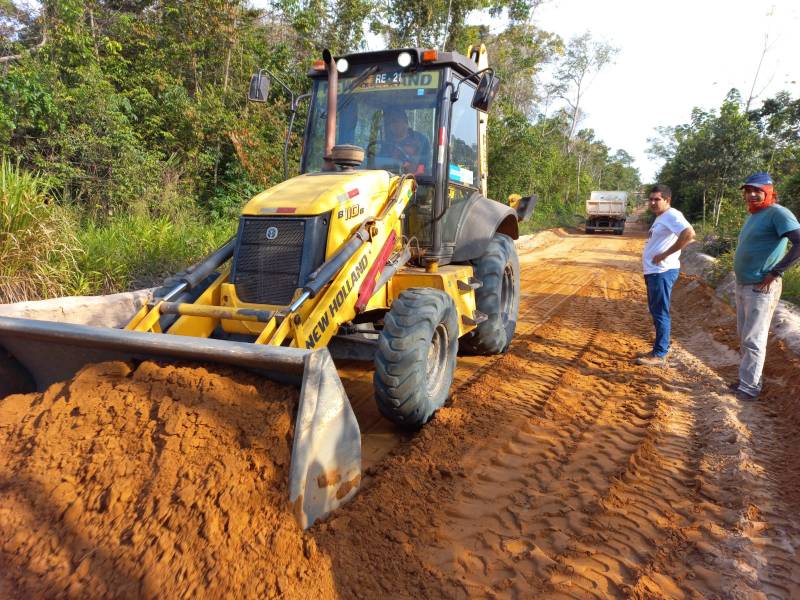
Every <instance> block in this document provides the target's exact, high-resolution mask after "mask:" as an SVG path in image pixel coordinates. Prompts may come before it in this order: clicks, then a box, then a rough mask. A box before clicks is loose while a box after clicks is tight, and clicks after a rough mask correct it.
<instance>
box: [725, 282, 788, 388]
mask: <svg viewBox="0 0 800 600" xmlns="http://www.w3.org/2000/svg"><path fill="white" fill-rule="evenodd" d="M782 288H783V283H782V281H781V279H776V280H775V281H773V282H772V284H771V285H770V286H769V290H768V291H766V292H759V291H757V290H756V289H755V286H754V285H753V284H746V285H739V284H737V285H736V330H737V331H738V332H739V354H740V355H741V357H742V362H741V364H740V365H739V389H740V390H741V391H743V392H745V393H746V394H750V395H751V396H758V394H759V393H760V392H761V372H762V370H763V369H764V359H766V357H767V337H768V336H769V324H770V322H771V321H772V315H773V314H774V313H775V307H777V306H778V300H780V297H781V289H782Z"/></svg>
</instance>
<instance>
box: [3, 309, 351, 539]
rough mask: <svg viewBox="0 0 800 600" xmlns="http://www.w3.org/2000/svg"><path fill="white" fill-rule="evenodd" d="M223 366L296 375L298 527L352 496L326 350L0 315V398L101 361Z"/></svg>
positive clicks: (293, 470)
mask: <svg viewBox="0 0 800 600" xmlns="http://www.w3.org/2000/svg"><path fill="white" fill-rule="evenodd" d="M148 359H155V360H165V359H166V360H170V359H180V360H187V361H197V362H210V363H223V364H228V365H234V366H238V367H243V368H246V369H251V370H255V371H258V372H260V373H270V372H271V373H281V374H289V375H301V383H300V402H299V405H298V409H297V419H296V421H295V434H294V442H293V446H292V464H291V467H290V475H289V501H290V502H291V505H292V509H293V511H294V514H295V517H296V518H297V520H298V522H299V523H300V525H301V526H302V527H303V528H306V527H309V526H310V525H311V524H312V523H314V521H315V520H317V519H319V518H320V517H323V516H325V515H326V514H328V513H329V512H330V511H332V510H333V509H335V508H336V507H337V506H339V505H340V504H342V503H344V502H346V501H347V500H349V499H350V498H351V497H352V496H353V495H354V494H355V492H356V490H357V488H358V485H359V481H360V476H361V435H360V431H359V428H358V422H357V421H356V418H355V415H354V414H353V410H352V408H351V406H350V401H349V400H348V398H347V395H346V394H345V391H344V387H343V386H342V382H341V380H340V379H339V375H338V373H337V372H336V367H335V366H334V364H333V360H332V359H331V356H330V353H329V352H328V350H327V349H321V350H303V349H300V348H285V347H276V346H264V345H257V344H250V343H246V342H230V341H225V340H214V339H207V338H195V337H188V336H177V335H169V334H155V333H144V332H139V331H126V330H121V329H109V328H104V327H92V326H88V325H75V324H70V323H56V322H53V321H38V320H33V319H18V318H12V317H0V399H2V398H3V397H5V396H7V395H8V394H12V393H25V392H31V391H34V390H44V389H46V388H47V386H49V385H50V384H52V383H55V382H57V381H63V380H66V379H69V378H71V377H72V376H73V375H75V373H77V372H78V371H79V370H80V369H81V368H82V367H83V366H84V365H86V364H89V363H94V362H102V361H108V360H124V361H127V360H148Z"/></svg>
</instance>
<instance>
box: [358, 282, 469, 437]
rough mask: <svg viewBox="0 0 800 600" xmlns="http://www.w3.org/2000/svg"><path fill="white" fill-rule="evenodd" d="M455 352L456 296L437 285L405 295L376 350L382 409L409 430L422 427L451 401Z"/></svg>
mask: <svg viewBox="0 0 800 600" xmlns="http://www.w3.org/2000/svg"><path fill="white" fill-rule="evenodd" d="M457 353H458V318H457V315H456V307H455V303H454V302H453V299H452V298H450V296H448V295H447V294H445V293H444V292H442V291H441V290H437V289H433V288H410V289H407V290H405V291H404V292H403V293H401V294H400V296H399V297H398V298H397V300H395V301H394V303H393V304H392V308H391V309H390V310H389V312H388V313H387V314H386V316H385V318H384V327H383V330H382V331H381V334H380V336H379V337H378V350H377V352H376V354H375V375H374V377H373V385H374V388H375V401H376V403H377V405H378V410H379V411H380V413H381V414H382V415H383V416H384V417H386V418H387V419H389V420H390V421H392V422H394V423H396V424H398V425H400V426H402V427H407V428H409V429H416V428H418V427H420V426H422V425H424V424H425V423H426V422H427V421H428V420H430V418H431V417H432V416H433V414H434V413H435V412H436V411H437V410H438V409H439V408H441V407H442V406H443V405H444V403H445V401H446V400H447V396H448V394H449V392H450V384H451V383H452V382H453V372H454V371H455V365H456V354H457Z"/></svg>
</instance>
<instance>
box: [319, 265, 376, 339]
mask: <svg viewBox="0 0 800 600" xmlns="http://www.w3.org/2000/svg"><path fill="white" fill-rule="evenodd" d="M366 270H367V257H366V256H364V257H362V258H361V260H360V261H358V264H357V265H356V266H355V267H354V268H353V270H352V271H351V272H350V277H348V278H347V280H346V281H345V282H344V283H343V284H342V287H341V288H339V291H337V292H336V295H335V296H334V297H333V300H331V303H330V304H329V305H328V308H327V309H326V310H325V312H324V313H322V316H321V317H320V318H319V321H317V323H316V325H314V328H313V329H312V330H311V333H310V334H309V335H308V339H307V340H306V348H309V349H310V348H314V347H315V346H316V345H317V343H318V342H319V341H320V339H322V334H323V333H325V330H326V329H328V326H329V325H330V324H331V319H333V318H334V317H335V316H336V313H338V312H339V309H340V308H341V307H342V305H343V304H344V301H345V299H346V298H347V296H349V295H350V292H352V291H353V288H354V287H356V283H358V280H359V279H361V276H362V275H363V274H364V271H366Z"/></svg>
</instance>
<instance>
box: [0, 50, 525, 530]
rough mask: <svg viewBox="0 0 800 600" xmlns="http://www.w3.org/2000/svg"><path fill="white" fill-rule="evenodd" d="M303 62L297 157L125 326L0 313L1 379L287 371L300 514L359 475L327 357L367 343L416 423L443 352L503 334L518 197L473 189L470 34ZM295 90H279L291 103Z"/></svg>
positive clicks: (442, 380)
mask: <svg viewBox="0 0 800 600" xmlns="http://www.w3.org/2000/svg"><path fill="white" fill-rule="evenodd" d="M308 75H309V77H310V80H311V91H310V93H309V94H308V97H309V99H310V103H309V108H308V116H307V121H306V128H305V134H304V145H303V152H302V159H301V165H300V174H299V175H298V176H295V177H291V178H287V179H286V180H285V181H283V182H282V183H280V184H278V185H275V186H274V187H272V188H271V189H268V190H266V191H264V192H262V193H260V194H258V195H256V196H255V197H253V198H252V199H250V200H249V201H248V202H247V203H246V204H244V207H243V209H242V210H241V216H240V219H239V224H238V230H237V232H236V235H235V236H234V237H233V238H232V239H231V240H229V241H228V242H227V243H226V244H224V245H223V246H222V247H221V248H219V249H218V250H217V251H215V252H214V253H212V254H211V255H210V256H208V257H207V258H206V259H205V260H203V261H201V262H200V263H198V264H196V265H194V266H192V267H190V268H188V269H186V271H184V272H181V273H177V274H175V275H174V276H173V277H171V278H170V279H168V280H167V281H166V282H165V283H164V285H163V286H162V287H160V288H159V289H157V290H156V291H155V292H154V293H153V294H152V297H151V298H150V299H149V300H148V301H147V302H146V303H145V304H144V305H143V306H142V307H141V309H140V310H139V311H138V312H137V313H136V314H135V315H131V316H130V319H129V320H128V322H127V324H126V325H125V326H124V328H121V329H114V328H111V327H108V328H103V327H93V326H89V325H81V324H74V323H64V322H54V321H38V320H32V319H23V318H12V317H0V374H2V375H3V377H2V380H3V382H2V384H0V396H3V395H5V394H8V393H12V392H23V391H31V390H34V389H39V390H41V389H44V388H45V387H46V386H48V385H49V384H51V383H53V382H56V381H60V380H63V379H66V378H69V377H70V376H72V375H73V374H74V373H75V372H76V371H77V370H78V369H80V368H81V367H82V366H83V365H85V364H87V363H90V362H97V361H102V360H110V359H111V360H142V359H159V360H182V361H197V362H201V363H204V362H211V363H225V364H232V365H237V366H240V367H244V368H247V369H252V370H254V371H257V372H259V373H263V374H264V375H266V376H267V377H271V378H274V379H277V380H279V381H293V382H296V383H299V385H300V400H299V406H298V408H297V416H296V422H295V429H294V437H293V442H292V443H293V446H292V458H291V467H290V480H289V500H290V502H291V503H292V506H293V507H294V513H295V516H296V517H297V519H298V522H299V523H300V525H301V526H303V527H308V526H309V525H310V524H312V523H313V522H314V521H315V520H316V519H318V518H320V517H321V516H323V515H325V514H327V513H328V512H330V511H331V510H333V509H334V508H335V507H336V506H338V505H340V504H341V503H343V502H346V501H347V500H348V499H349V498H350V497H352V495H353V494H354V493H355V492H356V489H357V487H358V483H359V481H360V473H361V471H360V469H361V459H360V452H361V450H360V448H361V446H360V443H361V438H360V431H359V427H358V423H357V421H356V419H355V416H354V414H353V411H352V408H351V406H350V403H349V401H348V398H347V396H346V393H345V391H344V388H343V386H342V383H341V380H340V379H339V376H338V374H337V371H336V367H335V364H334V362H333V356H337V354H338V355H341V356H344V357H347V358H354V357H360V358H367V359H369V360H372V361H373V362H374V368H375V372H374V395H375V401H376V403H377V405H378V408H379V410H380V412H381V413H382V414H383V415H384V416H385V417H386V418H388V419H390V420H391V421H393V422H394V423H396V424H397V425H398V426H401V427H407V428H418V427H420V426H422V425H423V424H424V423H425V422H427V421H428V420H429V419H430V418H431V417H432V415H433V414H434V413H435V411H436V410H437V409H438V408H440V407H441V406H442V405H443V404H444V402H445V401H446V399H447V397H448V393H449V389H450V386H451V383H452V380H453V373H454V368H455V363H456V356H457V353H458V352H459V351H461V352H468V353H473V354H496V353H502V352H505V351H506V349H507V348H508V346H509V344H510V343H511V340H512V338H513V335H514V331H515V326H516V320H517V313H518V309H519V294H520V290H519V287H520V281H519V278H520V272H519V263H518V258H517V253H516V249H515V246H514V241H513V240H514V239H516V238H517V237H518V231H519V230H518V222H519V221H520V220H523V219H525V218H527V217H528V216H529V215H530V214H531V211H532V210H533V206H534V204H535V201H536V198H535V196H527V197H520V196H518V195H516V196H514V197H513V198H512V199H511V205H509V204H505V203H500V202H496V201H494V200H490V199H488V198H487V197H486V193H487V192H486V181H487V175H488V173H487V160H486V153H487V143H486V126H487V112H488V110H489V107H490V105H491V102H492V100H493V98H494V96H495V94H496V92H497V89H498V83H499V82H498V78H497V77H496V76H495V75H494V73H493V71H492V70H491V68H489V67H488V62H487V55H486V48H485V47H484V46H483V45H480V46H475V47H470V49H469V51H468V53H467V55H466V56H464V55H461V54H459V53H457V52H439V51H436V50H431V49H423V48H408V49H399V50H385V51H378V52H365V53H358V54H348V55H345V56H339V57H334V56H332V55H331V53H330V52H328V51H325V52H324V53H323V57H322V60H320V61H318V62H317V63H315V64H314V65H313V66H312V68H311V69H310V71H309V72H308ZM275 81H277V78H275V77H274V76H271V74H270V73H269V72H266V71H263V70H262V71H259V73H257V74H256V75H254V76H253V78H252V79H251V83H250V91H249V98H250V99H251V100H253V101H256V102H259V101H261V102H263V101H265V100H266V99H267V98H268V96H269V93H270V86H271V85H272V83H274V82H275ZM296 106H297V102H295V97H294V96H293V99H292V111H293V113H292V118H293V117H294V110H295V109H296ZM289 133H290V132H287V139H288V136H289ZM287 145H288V144H287ZM332 474H335V476H332ZM320 481H326V482H337V483H336V485H328V484H326V485H321V484H320V483H319V482H320Z"/></svg>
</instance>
